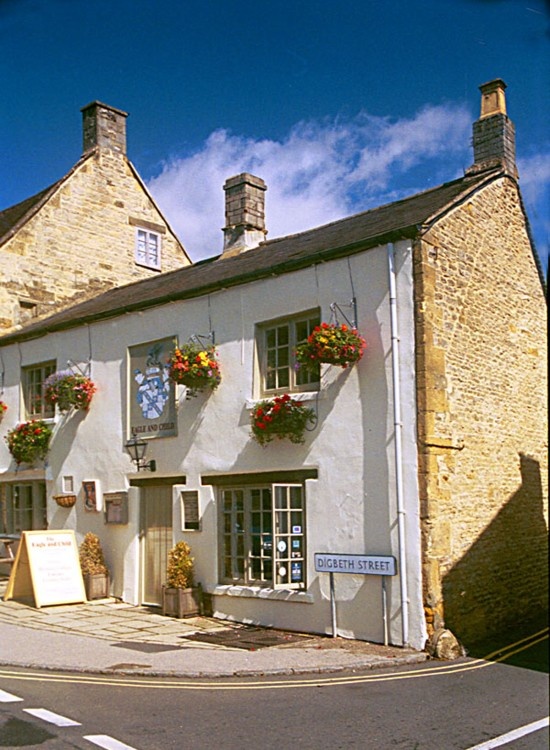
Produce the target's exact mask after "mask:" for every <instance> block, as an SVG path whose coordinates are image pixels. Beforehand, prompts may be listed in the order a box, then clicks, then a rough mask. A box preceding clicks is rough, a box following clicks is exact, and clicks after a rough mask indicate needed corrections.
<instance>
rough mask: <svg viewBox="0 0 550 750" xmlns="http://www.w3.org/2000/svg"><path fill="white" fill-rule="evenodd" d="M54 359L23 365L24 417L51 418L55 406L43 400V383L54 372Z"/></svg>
mask: <svg viewBox="0 0 550 750" xmlns="http://www.w3.org/2000/svg"><path fill="white" fill-rule="evenodd" d="M55 367H56V365H55V360H53V361H50V362H41V363H40V364H36V365H30V366H29V367H24V368H23V370H22V372H21V385H22V388H23V404H24V406H25V418H26V419H51V418H52V417H53V416H54V415H55V406H53V405H52V404H47V403H46V402H45V401H44V389H43V383H44V381H45V380H46V378H47V377H48V376H49V375H51V374H52V373H54V372H55Z"/></svg>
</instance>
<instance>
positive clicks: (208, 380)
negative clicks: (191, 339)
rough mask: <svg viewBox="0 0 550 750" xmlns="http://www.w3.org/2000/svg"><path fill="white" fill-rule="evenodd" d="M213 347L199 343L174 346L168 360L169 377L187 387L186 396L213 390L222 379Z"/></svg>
mask: <svg viewBox="0 0 550 750" xmlns="http://www.w3.org/2000/svg"><path fill="white" fill-rule="evenodd" d="M216 356H217V355H216V350H215V349H214V347H211V348H209V349H205V348H204V347H202V346H200V344H185V345H184V346H181V347H176V349H174V351H173V352H172V354H171V355H170V360H169V367H170V369H169V373H170V379H171V380H172V381H173V382H174V383H179V384H180V385H184V386H185V387H186V388H187V395H188V396H196V395H197V393H199V392H200V391H204V390H206V389H208V390H211V391H213V390H215V389H216V388H217V387H218V385H219V384H220V381H221V379H222V377H221V373H220V366H219V364H218V362H217V361H216Z"/></svg>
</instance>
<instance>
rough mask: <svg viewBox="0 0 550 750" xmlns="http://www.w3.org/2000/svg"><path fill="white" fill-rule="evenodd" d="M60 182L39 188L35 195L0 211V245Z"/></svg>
mask: <svg viewBox="0 0 550 750" xmlns="http://www.w3.org/2000/svg"><path fill="white" fill-rule="evenodd" d="M61 182H62V181H61V180H60V181H59V182H55V183H54V184H53V185H50V187H47V188H46V189H45V190H41V191H40V192H39V193H37V194H36V195H32V196H31V197H30V198H26V199H25V200H24V201H21V203H16V204H15V206H10V207H9V208H5V209H4V210H3V211H0V245H2V244H3V243H4V242H5V241H6V240H7V239H8V238H9V237H11V235H12V234H14V233H15V231H16V230H17V228H18V227H19V226H20V225H22V224H24V223H25V222H26V221H27V220H28V219H30V217H31V216H32V215H33V214H35V213H36V211H37V210H38V209H39V208H40V206H42V205H43V204H44V203H45V202H46V200H47V199H48V198H49V196H50V195H51V194H52V193H53V192H55V190H56V189H57V187H58V185H60V184H61Z"/></svg>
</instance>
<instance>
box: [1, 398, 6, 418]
mask: <svg viewBox="0 0 550 750" xmlns="http://www.w3.org/2000/svg"><path fill="white" fill-rule="evenodd" d="M7 410H8V405H7V404H6V403H4V402H3V401H0V419H2V417H3V416H4V414H5V413H6V412H7Z"/></svg>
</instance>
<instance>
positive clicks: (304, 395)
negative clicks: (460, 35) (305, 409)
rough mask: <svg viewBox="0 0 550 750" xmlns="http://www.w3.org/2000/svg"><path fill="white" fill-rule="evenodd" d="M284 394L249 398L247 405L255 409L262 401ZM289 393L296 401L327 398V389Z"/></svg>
mask: <svg viewBox="0 0 550 750" xmlns="http://www.w3.org/2000/svg"><path fill="white" fill-rule="evenodd" d="M282 395H283V394H282V393H274V394H273V395H272V396H262V397H261V398H247V399H246V401H245V406H246V408H247V409H254V408H255V407H256V406H257V405H258V404H259V403H260V401H267V400H268V399H273V398H277V396H282ZM288 395H289V396H290V398H293V399H294V400H295V401H315V400H316V399H317V398H321V399H322V398H325V391H294V392H291V391H289V392H288Z"/></svg>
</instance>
